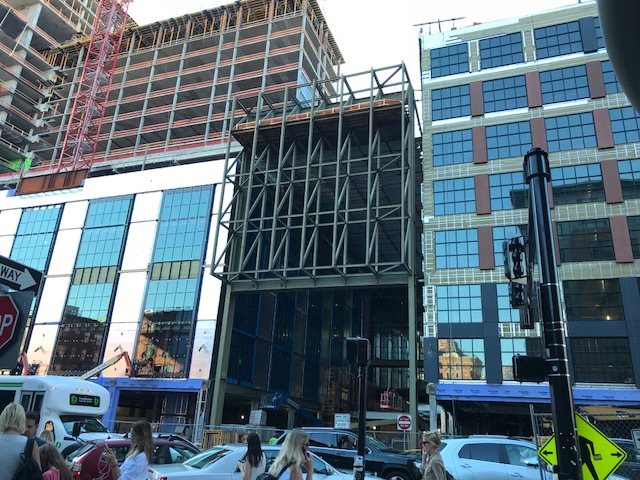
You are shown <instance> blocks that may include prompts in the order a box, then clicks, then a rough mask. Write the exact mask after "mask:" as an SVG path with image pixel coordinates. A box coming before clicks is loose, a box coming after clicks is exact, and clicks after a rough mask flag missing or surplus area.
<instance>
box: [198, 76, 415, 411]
mask: <svg viewBox="0 0 640 480" xmlns="http://www.w3.org/2000/svg"><path fill="white" fill-rule="evenodd" d="M234 103H235V104H234V106H233V108H232V109H231V111H232V112H243V115H241V116H238V115H236V114H235V113H234V114H233V115H232V117H231V120H230V121H231V123H230V125H231V134H232V135H233V136H234V137H235V139H236V140H237V141H238V142H239V143H240V144H241V145H242V146H243V147H244V148H243V151H242V152H241V153H240V155H238V156H233V154H232V152H233V151H232V150H231V146H229V147H228V151H227V155H226V159H225V167H224V168H225V171H224V177H225V183H224V185H223V186H222V189H221V190H222V191H221V192H218V194H217V195H218V199H219V203H218V225H217V230H216V233H215V238H214V260H213V265H212V274H213V275H215V276H216V277H218V278H220V279H222V280H223V281H224V282H225V284H226V289H225V298H224V309H223V314H222V319H221V320H222V321H221V325H220V330H219V331H220V337H219V338H220V344H219V348H218V358H217V363H216V373H215V383H214V391H213V398H212V409H211V422H212V423H215V422H217V421H220V419H221V418H222V410H223V405H224V397H225V391H226V377H227V367H228V362H229V359H228V352H229V348H230V344H231V336H232V330H233V318H234V310H235V302H236V294H237V293H239V292H248V291H250V292H256V291H282V290H304V289H332V288H333V289H351V288H358V287H380V286H392V285H393V286H401V287H404V288H406V302H405V303H404V304H405V305H407V314H406V317H405V318H408V325H407V327H408V332H416V316H417V312H418V310H419V308H420V307H419V303H420V300H419V298H420V296H419V287H418V286H417V282H418V279H419V277H420V276H421V274H420V273H419V272H421V264H420V262H421V261H420V258H421V256H420V255H419V252H418V248H419V242H417V238H418V235H419V233H420V231H421V223H420V218H421V216H420V208H419V202H418V188H417V185H418V184H419V183H420V182H421V180H422V179H421V167H420V159H419V158H417V156H416V152H417V144H416V140H415V135H416V133H417V132H416V131H415V130H416V125H419V124H418V123H416V121H417V119H418V118H419V117H418V115H417V111H416V108H415V100H414V96H413V90H412V88H411V85H410V83H409V79H408V75H407V71H406V68H405V66H404V65H398V66H394V67H388V68H384V69H378V70H372V71H370V72H365V73H362V74H356V75H350V76H343V77H340V78H338V79H335V78H334V79H332V80H327V81H313V82H312V83H309V84H301V85H297V86H294V87H291V86H285V87H283V88H281V89H279V90H275V91H270V92H263V93H261V94H260V95H259V97H258V101H257V104H254V105H252V106H249V107H247V106H245V105H242V104H241V103H240V102H239V101H237V100H236V101H235V102H234ZM229 145H230V143H229ZM409 350H410V351H409V352H408V370H409V382H408V384H409V390H410V391H409V402H410V409H411V412H412V414H413V415H414V416H415V417H414V418H417V413H418V412H417V362H416V358H417V338H416V336H415V335H409Z"/></svg>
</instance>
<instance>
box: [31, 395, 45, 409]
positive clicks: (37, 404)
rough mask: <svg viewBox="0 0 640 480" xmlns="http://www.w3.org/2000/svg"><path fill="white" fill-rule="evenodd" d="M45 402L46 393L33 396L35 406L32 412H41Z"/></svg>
mask: <svg viewBox="0 0 640 480" xmlns="http://www.w3.org/2000/svg"><path fill="white" fill-rule="evenodd" d="M43 400H44V393H40V392H38V393H36V394H35V395H34V396H33V405H32V406H31V410H33V411H34V412H39V411H40V409H41V408H42V401H43Z"/></svg>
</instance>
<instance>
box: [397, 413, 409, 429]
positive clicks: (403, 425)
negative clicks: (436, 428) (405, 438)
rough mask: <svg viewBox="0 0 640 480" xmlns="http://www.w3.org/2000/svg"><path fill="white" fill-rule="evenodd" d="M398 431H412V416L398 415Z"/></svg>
mask: <svg viewBox="0 0 640 480" xmlns="http://www.w3.org/2000/svg"><path fill="white" fill-rule="evenodd" d="M398 430H411V415H398Z"/></svg>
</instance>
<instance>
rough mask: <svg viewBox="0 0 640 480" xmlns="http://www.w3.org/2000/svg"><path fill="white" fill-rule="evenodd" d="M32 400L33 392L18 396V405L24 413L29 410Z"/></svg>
mask: <svg viewBox="0 0 640 480" xmlns="http://www.w3.org/2000/svg"><path fill="white" fill-rule="evenodd" d="M32 398H33V392H22V395H21V396H20V405H22V407H23V408H24V411H25V412H29V411H30V410H31V399H32Z"/></svg>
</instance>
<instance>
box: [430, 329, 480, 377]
mask: <svg viewBox="0 0 640 480" xmlns="http://www.w3.org/2000/svg"><path fill="white" fill-rule="evenodd" d="M438 364H439V369H440V372H439V378H440V379H444V380H485V379H486V377H485V355H484V340H483V339H482V338H457V339H453V338H447V339H444V338H440V339H439V340H438Z"/></svg>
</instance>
